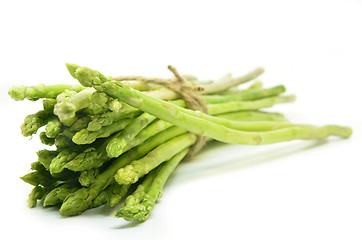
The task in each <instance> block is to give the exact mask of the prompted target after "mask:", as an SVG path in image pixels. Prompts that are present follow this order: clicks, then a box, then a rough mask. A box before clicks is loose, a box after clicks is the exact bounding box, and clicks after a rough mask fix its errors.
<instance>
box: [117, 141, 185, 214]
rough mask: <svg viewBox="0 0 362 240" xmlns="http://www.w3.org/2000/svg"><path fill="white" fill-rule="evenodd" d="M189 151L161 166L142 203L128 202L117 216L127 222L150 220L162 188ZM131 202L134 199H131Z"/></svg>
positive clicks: (179, 154) (182, 152)
mask: <svg viewBox="0 0 362 240" xmlns="http://www.w3.org/2000/svg"><path fill="white" fill-rule="evenodd" d="M188 151H189V148H186V149H184V150H183V151H181V152H180V153H178V154H176V155H175V156H174V157H172V158H171V159H170V160H169V161H167V162H165V163H163V164H162V165H161V166H160V169H159V171H158V172H157V175H156V176H155V177H154V179H153V181H152V183H151V184H150V187H149V189H148V191H146V193H144V196H142V201H139V199H137V201H134V202H133V203H128V204H127V202H126V204H125V206H124V207H123V208H121V209H120V210H118V211H117V212H116V214H115V216H116V217H123V218H124V219H125V220H127V221H132V220H138V221H145V220H147V219H148V218H149V215H150V212H151V211H152V209H153V208H154V206H155V203H156V200H157V199H158V198H159V197H161V195H162V188H163V186H164V185H165V183H166V181H167V179H168V178H169V176H170V175H171V173H172V172H173V171H174V170H175V168H176V167H177V165H178V164H179V163H180V161H181V160H182V159H183V158H184V157H185V155H186V154H187V152H188ZM127 199H128V198H127ZM130 200H133V199H132V198H131V199H130ZM126 201H127V200H126ZM139 202H140V203H139Z"/></svg>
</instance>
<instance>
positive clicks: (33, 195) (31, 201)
mask: <svg viewBox="0 0 362 240" xmlns="http://www.w3.org/2000/svg"><path fill="white" fill-rule="evenodd" d="M43 194H44V188H43V187H42V186H35V187H34V188H33V190H31V192H30V194H29V197H28V207H29V208H33V207H35V206H36V203H37V201H38V199H41V198H42V197H43Z"/></svg>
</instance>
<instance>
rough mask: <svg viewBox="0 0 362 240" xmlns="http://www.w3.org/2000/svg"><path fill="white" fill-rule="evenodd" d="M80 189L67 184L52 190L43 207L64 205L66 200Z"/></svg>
mask: <svg viewBox="0 0 362 240" xmlns="http://www.w3.org/2000/svg"><path fill="white" fill-rule="evenodd" d="M78 189H79V188H78V187H76V186H75V185H74V184H72V183H65V184H63V185H60V186H59V187H56V188H54V189H53V190H51V191H50V192H49V193H48V194H47V195H46V196H45V198H44V202H43V206H53V205H57V204H59V203H62V202H63V201H64V199H65V198H66V197H67V196H68V195H70V194H71V193H74V192H75V191H77V190H78Z"/></svg>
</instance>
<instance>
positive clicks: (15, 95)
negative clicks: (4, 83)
mask: <svg viewBox="0 0 362 240" xmlns="http://www.w3.org/2000/svg"><path fill="white" fill-rule="evenodd" d="M25 93H26V87H25V86H23V85H16V86H12V87H11V88H10V89H9V91H8V94H9V96H10V97H11V98H12V99H14V100H15V101H23V100H24V99H25Z"/></svg>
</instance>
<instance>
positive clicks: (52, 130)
mask: <svg viewBox="0 0 362 240" xmlns="http://www.w3.org/2000/svg"><path fill="white" fill-rule="evenodd" d="M62 127H63V124H62V123H61V122H60V121H59V119H58V118H57V117H55V116H52V117H51V118H50V119H49V121H48V123H47V125H46V127H45V134H46V136H47V137H48V138H55V137H56V136H58V135H59V134H60V133H61V131H62Z"/></svg>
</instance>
